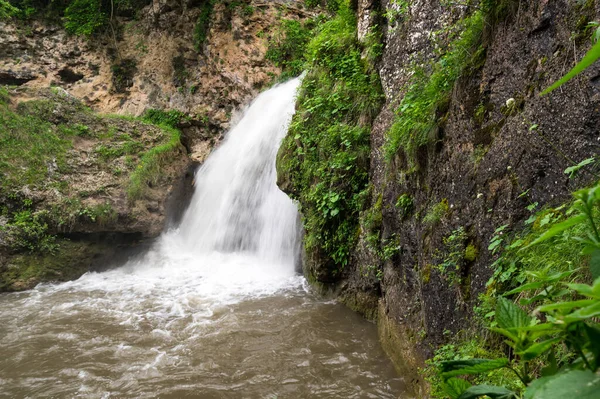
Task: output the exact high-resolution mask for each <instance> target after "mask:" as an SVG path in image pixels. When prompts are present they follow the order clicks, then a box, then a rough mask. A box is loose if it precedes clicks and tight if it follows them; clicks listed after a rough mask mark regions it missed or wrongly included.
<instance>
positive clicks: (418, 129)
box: [385, 11, 485, 167]
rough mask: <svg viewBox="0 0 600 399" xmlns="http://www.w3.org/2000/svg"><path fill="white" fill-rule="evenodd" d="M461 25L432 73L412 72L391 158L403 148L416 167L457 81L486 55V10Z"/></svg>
mask: <svg viewBox="0 0 600 399" xmlns="http://www.w3.org/2000/svg"><path fill="white" fill-rule="evenodd" d="M458 26H460V27H461V31H462V32H461V34H460V35H459V37H458V38H457V39H455V40H454V41H453V42H452V43H450V45H449V46H448V50H447V51H446V52H445V54H443V55H442V57H441V58H440V59H439V60H438V61H437V62H435V63H434V64H433V65H432V66H431V71H430V72H428V71H427V69H426V68H423V67H416V68H415V69H414V70H413V71H412V74H413V77H412V79H411V83H410V86H409V89H408V91H407V93H406V94H405V95H404V97H403V98H402V101H401V102H400V105H399V107H398V108H397V110H396V113H397V117H396V119H395V121H394V124H393V125H392V127H391V128H390V130H389V131H388V133H387V143H386V146H385V153H386V157H387V159H388V160H389V161H391V160H392V159H393V157H394V156H395V155H396V154H397V153H398V151H399V150H400V149H402V150H403V151H404V153H405V154H406V156H407V158H408V164H409V166H410V167H415V166H416V151H417V149H418V148H419V147H421V146H424V145H426V144H428V143H429V142H430V141H431V140H432V139H433V137H435V130H436V129H437V126H438V124H439V123H440V119H442V118H443V114H444V113H445V109H447V107H448V103H449V101H450V95H451V93H452V89H453V88H454V84H455V82H456V80H457V79H458V78H459V77H460V76H461V75H462V74H463V72H464V70H465V69H466V68H467V67H468V66H469V65H474V64H475V63H476V61H477V59H478V58H480V57H482V56H483V55H484V52H485V49H484V48H482V47H481V46H480V44H481V35H482V33H483V29H484V16H483V14H482V12H481V11H475V12H474V13H473V14H472V15H471V16H469V17H467V18H465V19H464V20H462V21H461V22H460V23H459V24H458Z"/></svg>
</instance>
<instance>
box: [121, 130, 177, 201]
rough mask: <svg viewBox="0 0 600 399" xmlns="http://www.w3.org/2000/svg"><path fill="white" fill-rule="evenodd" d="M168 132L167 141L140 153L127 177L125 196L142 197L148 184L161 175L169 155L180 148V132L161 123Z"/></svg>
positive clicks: (132, 198)
mask: <svg viewBox="0 0 600 399" xmlns="http://www.w3.org/2000/svg"><path fill="white" fill-rule="evenodd" d="M162 129H163V130H165V131H166V132H168V134H169V136H170V137H169V141H167V142H166V143H163V144H160V145H158V146H156V147H153V148H151V149H150V150H148V151H146V152H145V153H143V154H142V156H141V158H140V161H139V163H138V165H137V166H136V168H135V169H134V171H133V172H132V173H131V175H130V177H129V185H128V187H127V196H128V198H129V200H131V201H135V200H138V199H140V198H142V197H143V195H144V193H145V191H146V190H147V189H148V185H149V184H156V183H157V182H158V180H159V179H160V177H161V176H162V168H163V167H164V166H165V164H168V163H169V160H170V155H172V154H173V153H174V152H177V151H178V149H179V148H181V133H180V132H179V130H177V129H174V128H172V127H169V126H166V125H163V126H162Z"/></svg>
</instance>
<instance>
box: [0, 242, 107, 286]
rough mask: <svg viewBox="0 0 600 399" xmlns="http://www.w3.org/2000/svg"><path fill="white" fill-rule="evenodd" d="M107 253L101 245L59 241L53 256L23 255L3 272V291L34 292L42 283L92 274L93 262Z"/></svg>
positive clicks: (0, 282) (0, 275) (13, 259)
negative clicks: (25, 290) (89, 272)
mask: <svg viewBox="0 0 600 399" xmlns="http://www.w3.org/2000/svg"><path fill="white" fill-rule="evenodd" d="M106 251H107V248H106V247H104V246H101V245H97V244H89V243H80V242H74V241H69V240H64V239H62V240H58V241H57V250H56V251H55V252H54V253H52V254H22V255H17V256H15V257H13V258H11V260H10V262H9V263H8V265H7V267H5V269H4V270H2V271H1V272H0V291H17V290H22V289H29V288H33V287H34V286H35V285H36V284H38V283H40V282H49V281H69V280H73V279H76V278H78V277H80V276H81V275H82V274H84V273H85V272H87V271H88V270H89V267H90V265H91V262H92V259H93V258H94V257H95V256H98V255H101V254H103V253H105V252H106Z"/></svg>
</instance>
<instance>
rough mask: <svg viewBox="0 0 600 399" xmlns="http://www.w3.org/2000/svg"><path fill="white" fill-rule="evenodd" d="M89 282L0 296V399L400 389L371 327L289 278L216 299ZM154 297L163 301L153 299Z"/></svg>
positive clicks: (389, 393) (349, 394)
mask: <svg viewBox="0 0 600 399" xmlns="http://www.w3.org/2000/svg"><path fill="white" fill-rule="evenodd" d="M97 279H101V275H91V276H84V278H83V280H84V283H83V284H81V283H77V282H75V283H67V284H64V285H60V286H42V287H39V288H37V289H35V290H33V291H30V292H25V293H17V294H3V295H1V296H0V354H1V355H2V356H1V358H0V396H1V397H6V398H25V397H31V398H37V397H56V398H71V397H73V398H75V397H81V398H146V397H148V398H150V397H160V398H181V397H195V398H396V397H398V395H400V393H401V392H402V390H403V381H402V379H401V378H400V377H399V376H398V375H397V374H396V372H395V370H394V368H393V366H392V364H391V362H390V361H389V359H388V358H386V356H385V354H384V353H383V351H382V349H381V347H380V345H379V343H378V341H377V335H376V327H375V325H373V324H371V323H369V322H367V321H365V320H363V319H362V318H361V317H360V316H358V315H357V314H355V313H353V312H352V311H350V310H348V309H347V308H345V307H344V306H342V305H340V304H337V303H335V302H331V301H324V300H322V299H320V298H318V297H316V296H315V295H313V294H311V293H310V292H307V290H306V289H305V286H304V283H303V282H302V281H301V280H300V279H299V278H298V279H296V280H295V281H293V282H290V284H291V286H289V287H287V288H284V289H282V290H278V291H277V292H275V293H273V294H270V295H264V296H258V297H249V298H246V299H244V300H241V301H239V302H234V303H227V302H232V301H225V303H220V304H219V303H215V302H214V301H206V300H203V299H202V298H200V297H194V296H193V295H189V293H183V294H181V293H180V295H181V297H179V298H175V296H176V295H177V294H174V293H172V292H171V293H169V292H167V291H161V290H160V289H158V290H155V289H154V288H151V289H149V290H148V291H147V292H144V293H142V295H141V296H140V297H138V298H134V297H133V296H132V293H131V291H130V290H131V287H129V286H126V287H124V288H123V290H111V291H104V290H102V289H100V288H98V287H93V288H92V287H89V284H90V280H97ZM95 283H97V282H95ZM153 294H154V296H153ZM161 295H166V296H167V298H164V299H165V301H164V303H167V304H168V305H167V306H166V307H160V306H159V307H157V306H156V304H157V303H158V302H160V300H161V297H160V296H161ZM174 299H175V301H173V300H174Z"/></svg>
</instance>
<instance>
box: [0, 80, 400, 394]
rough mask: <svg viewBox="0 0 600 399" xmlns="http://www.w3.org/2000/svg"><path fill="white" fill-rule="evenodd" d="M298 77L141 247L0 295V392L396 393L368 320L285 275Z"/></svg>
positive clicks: (271, 97) (256, 109) (224, 149)
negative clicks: (176, 218) (285, 169)
mask: <svg viewBox="0 0 600 399" xmlns="http://www.w3.org/2000/svg"><path fill="white" fill-rule="evenodd" d="M299 82H300V81H299V80H298V79H294V80H292V81H290V82H287V83H285V84H282V85H279V86H276V87H275V88H273V89H270V90H268V91H266V92H264V93H262V94H261V95H259V96H258V97H257V99H256V100H255V101H254V102H253V103H252V104H251V105H250V106H249V107H248V108H247V109H246V111H245V112H244V114H243V116H242V117H241V119H240V121H239V122H238V123H237V124H236V126H235V127H233V128H232V129H231V131H230V132H228V133H227V135H226V137H225V140H224V142H223V143H222V144H221V145H220V146H219V148H218V149H217V150H216V151H214V152H213V153H212V154H211V156H210V157H209V158H208V159H207V161H206V162H205V163H204V165H203V166H202V167H201V168H200V169H199V170H198V172H197V174H196V178H195V192H194V195H193V197H192V199H191V203H190V206H189V207H188V209H187V211H186V212H185V215H184V217H183V220H182V222H181V225H180V226H178V227H177V228H172V229H170V230H168V231H166V232H165V233H163V235H162V236H161V237H160V238H159V239H158V240H157V241H156V243H155V244H153V246H152V248H151V249H150V250H149V251H147V252H146V253H144V254H142V255H138V256H136V257H134V258H133V259H130V260H129V261H128V262H126V263H125V264H124V265H122V266H120V267H118V268H115V269H112V270H109V271H106V272H102V273H87V274H85V275H84V276H83V277H81V278H80V279H78V280H76V281H72V282H68V283H62V284H43V285H39V286H38V287H36V288H35V289H33V290H30V291H26V292H21V293H10V294H2V295H0V354H1V355H2V356H1V357H0V397H7V398H25V397H31V398H38V397H55V398H75V397H77V398H154V397H159V398H181V397H190V398H192V397H195V398H207V399H208V398H396V397H398V395H399V394H400V393H401V392H402V390H403V386H404V382H403V380H402V378H401V377H399V376H398V375H397V374H396V372H395V370H394V368H393V366H392V364H391V362H390V360H389V359H388V358H387V357H386V356H385V354H384V352H383V350H382V349H381V347H380V345H379V343H378V340H377V331H376V327H375V325H373V324H372V323H369V322H367V321H365V320H363V319H362V318H361V317H360V316H358V315H357V314H355V313H353V312H351V311H350V310H348V309H346V308H345V307H344V306H342V305H340V304H337V303H336V302H335V301H330V300H326V299H323V298H321V297H319V296H317V295H315V294H313V293H312V292H311V290H310V289H309V288H308V286H307V284H306V282H305V280H304V278H303V277H302V276H301V275H299V274H298V272H297V269H298V267H297V265H298V260H299V257H300V219H299V215H298V212H297V208H296V206H295V204H294V203H293V202H292V201H291V200H290V199H289V198H288V197H287V196H286V195H285V194H283V193H282V192H281V191H280V190H279V189H278V188H277V186H276V185H275V178H276V172H275V156H276V153H277V149H278V147H279V143H280V141H281V139H282V138H283V136H284V135H285V132H286V130H287V125H288V124H289V121H290V119H291V116H292V114H293V112H294V99H295V93H296V90H297V87H298V85H299Z"/></svg>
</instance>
